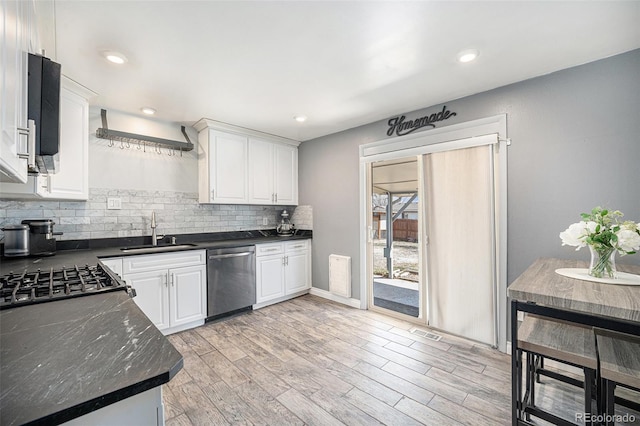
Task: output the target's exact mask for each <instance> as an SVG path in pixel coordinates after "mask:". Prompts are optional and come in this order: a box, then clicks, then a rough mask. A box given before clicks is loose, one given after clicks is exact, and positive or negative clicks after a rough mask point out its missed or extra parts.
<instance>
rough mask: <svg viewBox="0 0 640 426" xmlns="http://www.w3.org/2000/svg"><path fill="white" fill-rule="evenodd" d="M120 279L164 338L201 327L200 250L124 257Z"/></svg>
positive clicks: (204, 300) (202, 271) (202, 279)
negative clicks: (134, 294) (134, 292)
mask: <svg viewBox="0 0 640 426" xmlns="http://www.w3.org/2000/svg"><path fill="white" fill-rule="evenodd" d="M122 278H123V279H124V280H125V281H126V282H127V284H128V285H130V286H131V287H133V288H134V289H135V290H136V297H135V298H134V299H133V300H134V301H135V302H136V304H137V305H138V306H139V307H140V309H142V311H143V312H144V313H145V314H146V315H147V316H148V317H149V319H150V320H151V321H152V322H153V323H154V324H155V326H156V327H158V329H159V330H160V331H162V332H163V333H164V334H171V333H175V332H178V331H182V330H186V329H188V328H192V327H196V326H199V325H202V324H204V320H205V318H206V316H207V268H206V252H205V251H204V250H190V251H182V252H173V253H163V254H154V255H144V256H130V257H124V258H123V273H122Z"/></svg>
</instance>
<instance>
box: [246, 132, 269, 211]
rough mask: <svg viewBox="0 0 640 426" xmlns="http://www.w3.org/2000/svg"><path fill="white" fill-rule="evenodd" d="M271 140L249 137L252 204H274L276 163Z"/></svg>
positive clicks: (250, 196)
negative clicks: (274, 162)
mask: <svg viewBox="0 0 640 426" xmlns="http://www.w3.org/2000/svg"><path fill="white" fill-rule="evenodd" d="M273 146H274V144H272V143H271V142H267V141H263V140H261V139H254V138H251V139H249V170H250V171H251V173H250V175H251V177H250V179H249V202H250V203H251V204H262V205H266V204H273V202H274V193H275V192H274V186H273V184H274V176H273V175H274V167H273V166H274V164H273Z"/></svg>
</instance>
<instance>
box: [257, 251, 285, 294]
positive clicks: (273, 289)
mask: <svg viewBox="0 0 640 426" xmlns="http://www.w3.org/2000/svg"><path fill="white" fill-rule="evenodd" d="M281 296H284V257H283V256H282V255H275V256H265V257H258V258H256V303H262V302H267V301H269V300H272V299H275V298H278V297H281Z"/></svg>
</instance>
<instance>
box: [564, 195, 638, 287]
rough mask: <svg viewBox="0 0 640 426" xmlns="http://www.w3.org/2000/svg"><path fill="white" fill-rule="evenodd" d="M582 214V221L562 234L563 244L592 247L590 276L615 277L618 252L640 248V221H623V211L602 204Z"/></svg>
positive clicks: (631, 251)
mask: <svg viewBox="0 0 640 426" xmlns="http://www.w3.org/2000/svg"><path fill="white" fill-rule="evenodd" d="M580 216H581V217H582V220H581V221H580V222H578V223H574V224H571V225H570V226H569V228H567V229H566V230H565V231H563V232H561V233H560V239H561V240H562V245H563V246H565V245H566V246H573V247H576V250H580V249H581V248H582V247H586V246H588V247H589V250H590V251H591V264H590V266H589V275H591V276H593V277H596V278H615V273H616V267H615V254H616V253H619V254H620V255H622V256H624V255H627V254H635V253H636V251H637V250H640V223H635V222H633V221H622V220H621V219H622V217H623V216H624V215H623V214H622V212H620V211H619V210H615V211H609V210H606V209H603V208H602V207H596V208H594V209H593V210H591V213H582V214H581V215H580Z"/></svg>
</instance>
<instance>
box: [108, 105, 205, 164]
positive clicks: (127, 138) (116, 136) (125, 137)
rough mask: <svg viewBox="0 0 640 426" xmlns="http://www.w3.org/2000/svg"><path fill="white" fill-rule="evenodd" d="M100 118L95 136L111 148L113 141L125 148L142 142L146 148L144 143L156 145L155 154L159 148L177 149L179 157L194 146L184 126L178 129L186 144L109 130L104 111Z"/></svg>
mask: <svg viewBox="0 0 640 426" xmlns="http://www.w3.org/2000/svg"><path fill="white" fill-rule="evenodd" d="M100 116H101V118H102V127H101V128H99V129H97V130H96V136H97V137H98V138H100V139H109V141H110V142H109V146H113V141H114V140H117V141H120V143H121V144H122V143H123V142H124V143H126V144H127V148H129V147H130V146H131V142H134V143H135V142H138V144H140V142H142V143H143V144H145V146H146V143H150V144H156V152H158V151H159V146H165V147H169V148H172V149H174V150H175V149H179V150H180V156H182V151H192V150H193V148H194V145H193V143H191V140H190V139H189V136H188V135H187V132H186V130H185V127H184V126H180V128H181V131H182V134H183V135H184V138H185V140H186V141H187V142H178V141H174V140H170V139H162V138H156V137H153V136H145V135H138V134H135V133H128V132H121V131H118V130H110V129H109V125H108V123H107V110H105V109H103V110H100ZM121 147H122V148H123V147H124V145H122V146H121ZM145 152H146V150H145ZM158 153H159V154H161V152H158Z"/></svg>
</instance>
